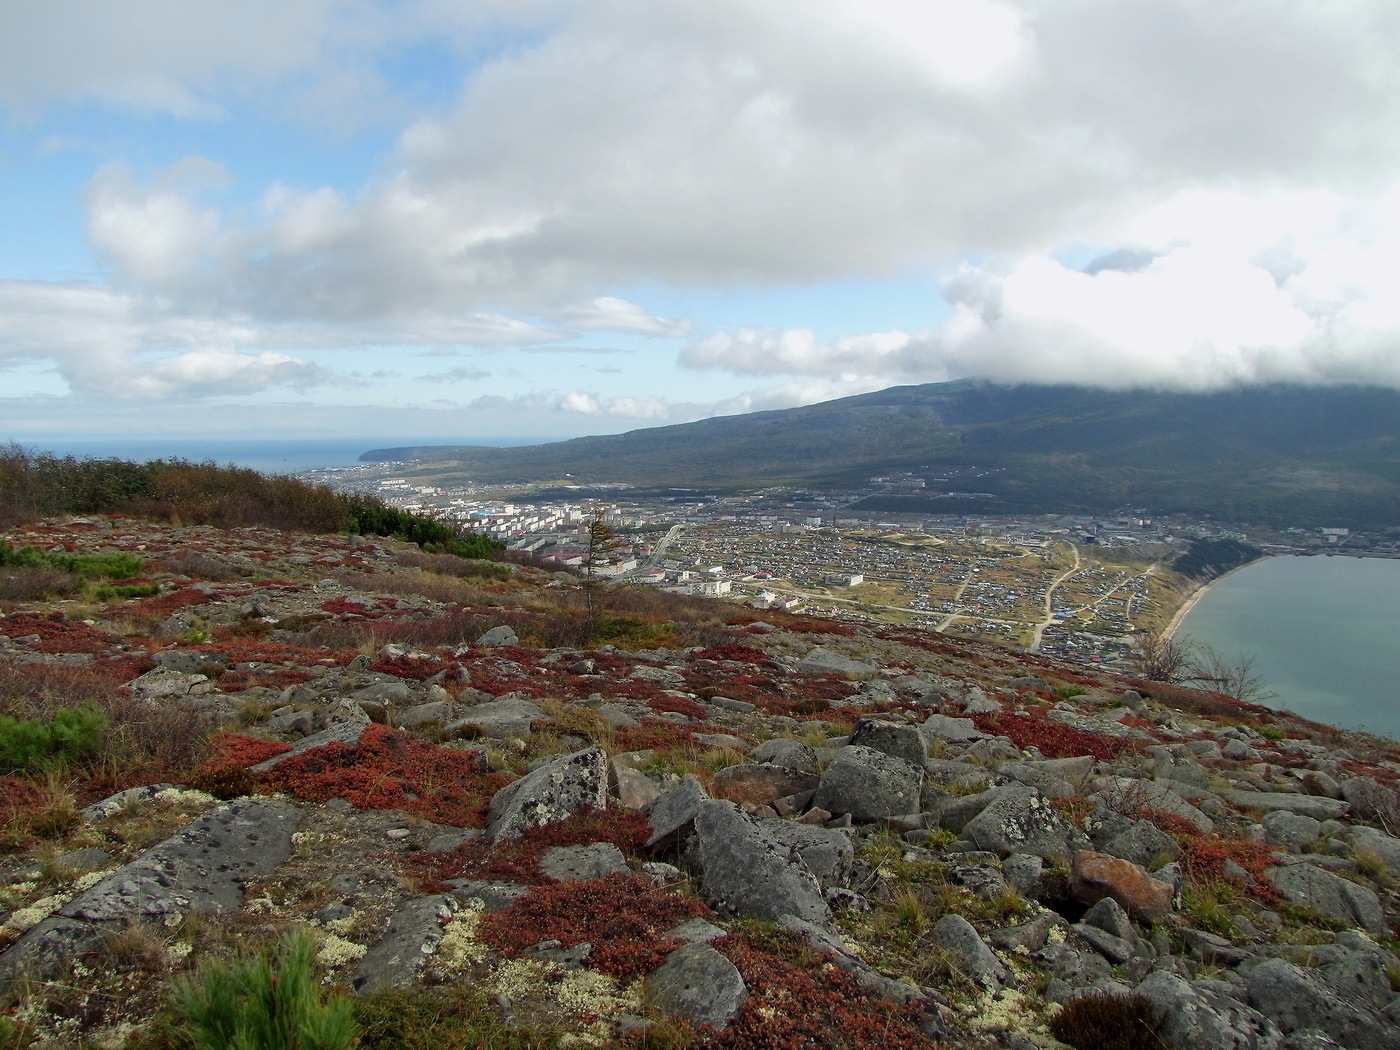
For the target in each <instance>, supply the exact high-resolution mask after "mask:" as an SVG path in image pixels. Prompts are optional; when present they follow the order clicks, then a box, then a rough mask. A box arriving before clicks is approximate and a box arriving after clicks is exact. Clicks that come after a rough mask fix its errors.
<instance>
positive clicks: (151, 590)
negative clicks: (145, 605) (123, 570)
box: [92, 583, 160, 602]
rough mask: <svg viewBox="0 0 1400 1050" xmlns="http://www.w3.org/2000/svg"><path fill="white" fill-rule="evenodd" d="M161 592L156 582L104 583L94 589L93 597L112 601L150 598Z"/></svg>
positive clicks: (100, 600) (98, 599)
mask: <svg viewBox="0 0 1400 1050" xmlns="http://www.w3.org/2000/svg"><path fill="white" fill-rule="evenodd" d="M159 593H160V586H159V585H158V584H154V583H125V584H108V583H104V584H103V585H102V586H100V587H97V588H95V589H94V590H93V592H92V597H93V599H94V600H96V601H99V602H110V601H115V600H117V599H119V598H150V597H152V596H153V595H157V594H159Z"/></svg>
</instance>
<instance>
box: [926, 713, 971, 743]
mask: <svg viewBox="0 0 1400 1050" xmlns="http://www.w3.org/2000/svg"><path fill="white" fill-rule="evenodd" d="M920 728H921V729H922V730H923V734H924V736H925V737H926V738H927V739H929V740H946V741H948V742H949V743H953V744H958V743H963V742H965V741H968V740H981V739H982V738H983V737H984V736H986V735H987V734H986V733H984V732H982V731H981V730H980V729H978V728H977V723H976V722H974V721H973V720H972V719H970V718H953V717H952V716H951V715H929V716H928V718H926V719H924V722H923V725H922V726H920Z"/></svg>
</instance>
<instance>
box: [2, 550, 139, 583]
mask: <svg viewBox="0 0 1400 1050" xmlns="http://www.w3.org/2000/svg"><path fill="white" fill-rule="evenodd" d="M0 565H5V566H13V567H14V568H17V569H57V570H58V571H60V572H69V573H72V574H73V575H74V576H80V577H82V578H83V579H85V580H121V579H126V578H127V577H130V576H136V575H137V574H139V573H140V572H141V570H142V569H144V568H145V565H146V563H145V562H144V561H142V560H141V559H140V558H138V557H137V556H136V555H134V554H67V553H64V552H62V551H42V550H40V549H39V548H38V547H13V546H11V545H10V544H8V543H6V542H5V541H4V540H0Z"/></svg>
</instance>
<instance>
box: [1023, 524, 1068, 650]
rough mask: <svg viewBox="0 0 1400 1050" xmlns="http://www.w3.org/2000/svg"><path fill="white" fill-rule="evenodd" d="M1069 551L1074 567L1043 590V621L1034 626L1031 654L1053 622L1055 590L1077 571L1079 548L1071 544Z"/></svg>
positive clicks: (1038, 646) (1037, 647) (1036, 648)
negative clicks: (1072, 556) (1072, 553)
mask: <svg viewBox="0 0 1400 1050" xmlns="http://www.w3.org/2000/svg"><path fill="white" fill-rule="evenodd" d="M1069 549H1070V550H1072V551H1073V552H1074V565H1073V566H1072V567H1071V568H1069V569H1066V570H1065V571H1064V572H1063V573H1061V574H1060V575H1059V576H1057V577H1055V580H1054V582H1053V583H1051V584H1050V586H1049V587H1047V588H1045V619H1044V620H1042V621H1041V622H1040V623H1038V624H1036V625H1035V630H1034V632H1032V634H1031V644H1030V651H1031V652H1033V653H1035V652H1039V651H1040V638H1041V636H1042V635H1043V634H1044V633H1045V628H1047V627H1049V626H1050V625H1051V624H1052V623H1054V622H1055V614H1054V612H1053V602H1054V598H1055V588H1056V587H1058V586H1059V585H1060V584H1062V583H1064V582H1065V581H1066V580H1067V579H1069V578H1070V577H1071V576H1073V575H1074V574H1075V573H1076V572H1078V571H1079V548H1078V547H1076V546H1075V545H1074V544H1073V543H1071V544H1070V545H1069Z"/></svg>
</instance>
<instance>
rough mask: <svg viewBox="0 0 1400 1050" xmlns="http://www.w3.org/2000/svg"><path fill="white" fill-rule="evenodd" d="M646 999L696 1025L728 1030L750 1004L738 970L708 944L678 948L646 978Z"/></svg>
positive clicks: (747, 992) (746, 989)
mask: <svg viewBox="0 0 1400 1050" xmlns="http://www.w3.org/2000/svg"><path fill="white" fill-rule="evenodd" d="M646 989H647V997H648V998H649V999H650V1000H651V1002H652V1003H653V1004H654V1005H656V1006H657V1007H659V1008H660V1009H662V1010H665V1011H666V1012H667V1013H668V1014H672V1015H674V1016H676V1017H679V1018H681V1019H682V1020H684V1021H688V1022H690V1023H691V1024H693V1025H706V1024H708V1025H713V1026H714V1027H715V1028H716V1029H723V1028H725V1027H726V1026H727V1025H728V1024H729V1022H730V1021H732V1020H734V1018H735V1017H737V1016H738V1015H739V1011H740V1010H742V1009H743V1008H744V1003H745V1002H747V1001H748V998H749V990H748V988H747V986H745V984H744V978H743V977H742V976H740V974H739V970H738V968H737V967H736V966H735V965H734V964H733V963H732V962H730V961H729V960H728V959H726V958H725V957H724V956H723V955H721V954H720V953H719V952H717V951H715V950H714V949H713V948H711V947H710V946H709V945H708V944H705V943H703V942H696V943H694V944H687V945H686V946H685V947H684V948H677V949H676V950H675V951H673V952H672V953H671V954H670V955H668V956H666V961H665V962H664V963H662V964H661V965H660V966H658V967H657V968H656V969H655V970H653V971H652V972H651V973H650V974H648V975H647V979H646Z"/></svg>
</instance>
